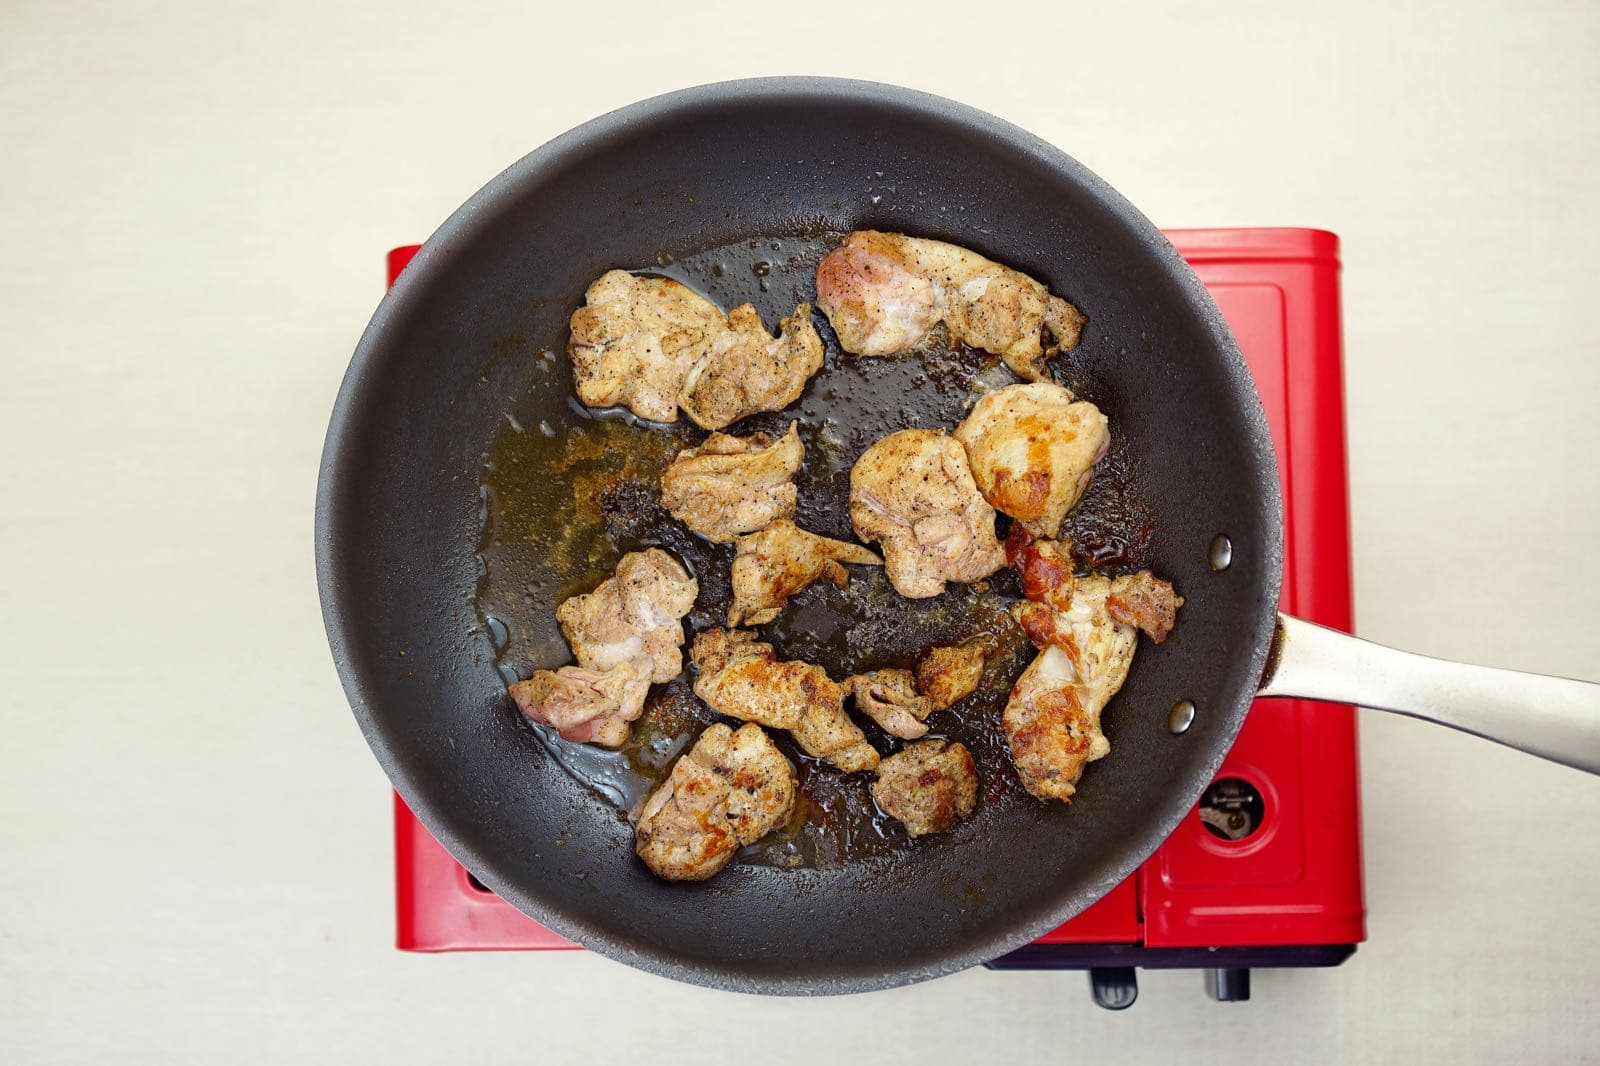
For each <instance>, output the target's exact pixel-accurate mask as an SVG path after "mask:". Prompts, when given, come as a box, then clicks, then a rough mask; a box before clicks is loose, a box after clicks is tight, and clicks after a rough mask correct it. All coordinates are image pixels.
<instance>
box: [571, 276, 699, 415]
mask: <svg viewBox="0 0 1600 1066" xmlns="http://www.w3.org/2000/svg"><path fill="white" fill-rule="evenodd" d="M584 301H585V303H584V306H582V307H580V308H578V309H577V310H576V311H574V312H573V313H572V322H571V327H572V333H571V336H570V337H569V338H568V340H567V357H568V358H569V359H571V361H572V376H573V382H574V384H575V385H576V387H577V392H578V399H579V400H581V401H583V403H584V404H586V405H587V406H589V407H614V406H618V405H620V406H624V407H627V408H628V409H629V410H630V411H632V412H633V413H634V414H636V415H638V416H639V417H640V418H648V419H649V420H650V421H652V422H676V421H677V419H678V396H679V393H681V392H682V391H683V382H684V379H685V378H687V377H688V376H689V370H690V368H692V367H693V366H694V364H695V363H696V362H697V361H698V360H699V359H700V358H701V357H702V356H703V355H705V353H706V352H708V351H709V350H710V345H711V339H712V338H713V337H715V336H717V335H718V334H720V333H722V332H724V331H725V330H726V329H727V325H726V322H725V321H724V319H723V317H722V312H721V311H719V310H717V307H716V305H715V304H713V303H712V302H711V301H709V300H707V299H706V298H705V297H703V296H701V295H699V294H698V293H696V292H693V291H691V290H690V289H689V288H688V287H686V286H684V285H682V284H679V283H678V282H676V281H673V280H671V279H670V278H642V277H638V276H637V275H634V274H630V273H628V272H627V271H626V270H609V271H607V272H606V273H604V274H602V275H600V277H599V278H598V279H597V280H596V281H595V282H594V284H592V285H590V286H589V290H588V291H587V292H586V293H584Z"/></svg>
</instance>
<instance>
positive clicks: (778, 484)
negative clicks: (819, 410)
mask: <svg viewBox="0 0 1600 1066" xmlns="http://www.w3.org/2000/svg"><path fill="white" fill-rule="evenodd" d="M804 458H805V448H804V446H803V445H801V443H800V424H799V423H798V422H791V423H789V432H787V433H785V434H784V435H783V436H782V437H781V438H779V439H778V440H773V439H772V438H771V437H769V436H767V435H766V434H765V433H754V434H751V435H750V436H748V437H730V436H728V435H727V434H725V433H713V434H711V436H709V437H707V438H706V439H705V441H704V443H702V444H701V445H700V446H699V447H698V448H688V449H686V450H684V451H681V452H679V453H678V457H677V458H676V459H674V460H672V465H671V466H669V467H667V471H666V473H664V474H662V475H661V504H662V506H664V507H665V508H666V509H667V510H668V511H670V512H672V516H673V517H674V518H676V519H678V521H680V522H682V523H683V524H684V525H686V526H688V527H689V528H690V529H692V530H694V531H695V532H696V533H698V534H700V535H701V536H702V537H704V538H706V539H707V540H710V541H715V542H717V543H719V544H720V543H725V542H727V541H730V540H733V539H734V538H735V537H737V536H738V535H739V534H741V533H753V532H755V531H756V530H758V529H765V528H766V527H767V526H768V525H769V524H770V523H772V522H773V521H774V520H776V519H779V518H789V517H791V516H793V514H794V506H795V499H796V492H795V487H794V476H795V474H797V473H799V472H800V463H801V461H802V460H803V459H804Z"/></svg>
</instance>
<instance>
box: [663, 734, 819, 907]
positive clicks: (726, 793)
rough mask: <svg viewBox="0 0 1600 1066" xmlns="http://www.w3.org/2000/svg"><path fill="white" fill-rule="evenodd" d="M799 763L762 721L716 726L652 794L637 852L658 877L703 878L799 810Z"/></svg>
mask: <svg viewBox="0 0 1600 1066" xmlns="http://www.w3.org/2000/svg"><path fill="white" fill-rule="evenodd" d="M794 801H795V777H794V768H793V767H792V766H790V765H789V760H788V759H785V758H784V757H783V752H781V751H779V750H778V749H777V747H776V746H775V745H774V744H773V743H772V739H771V738H770V737H768V736H767V735H766V733H764V732H762V731H761V727H760V726H758V725H746V726H740V727H739V730H738V732H735V731H734V730H732V729H730V728H728V727H727V726H725V725H722V724H721V723H717V724H716V725H710V726H707V727H706V728H705V730H704V731H703V732H702V733H701V734H700V737H699V739H698V740H696V741H695V742H694V747H692V748H690V749H689V751H688V752H687V753H686V754H685V755H683V756H682V757H681V758H680V759H679V760H678V761H677V762H676V763H674V764H673V766H672V772H671V773H670V774H668V775H667V779H666V780H665V781H663V782H662V783H661V787H659V788H657V789H656V790H655V791H654V792H653V793H651V794H650V798H649V799H647V800H645V803H644V806H643V807H642V808H641V809H640V811H639V824H638V827H637V828H636V829H635V831H634V842H633V846H634V850H635V851H636V852H638V855H639V858H641V859H643V860H644V864H645V865H646V866H648V867H650V869H651V871H652V872H654V873H655V875H656V876H657V877H663V878H666V879H667V880H668V881H703V880H705V879H706V878H708V877H710V876H711V875H712V874H715V873H716V872H717V871H719V870H721V869H722V868H723V867H724V866H726V865H728V862H729V860H731V859H732V858H733V855H734V852H736V851H738V850H739V849H740V848H742V847H744V846H745V845H746V844H753V843H755V842H756V841H757V840H760V839H761V838H762V837H764V836H766V835H767V834H768V833H770V832H772V830H773V829H775V828H776V827H777V826H779V825H781V824H783V822H785V821H786V820H787V819H788V818H789V815H790V814H791V813H792V812H793V811H794Z"/></svg>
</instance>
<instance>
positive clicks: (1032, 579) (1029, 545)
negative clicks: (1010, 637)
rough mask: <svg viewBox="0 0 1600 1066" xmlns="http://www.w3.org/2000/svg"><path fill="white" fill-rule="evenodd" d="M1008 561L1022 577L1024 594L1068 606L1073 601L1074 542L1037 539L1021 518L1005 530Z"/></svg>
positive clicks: (1059, 606)
mask: <svg viewBox="0 0 1600 1066" xmlns="http://www.w3.org/2000/svg"><path fill="white" fill-rule="evenodd" d="M1005 547H1006V564H1007V565H1008V566H1010V567H1011V568H1012V569H1014V570H1015V571H1016V572H1017V574H1018V576H1019V577H1021V579H1022V595H1023V596H1024V597H1026V598H1027V599H1030V600H1033V601H1034V602H1035V603H1043V604H1047V605H1049V606H1052V607H1055V608H1056V609H1057V610H1062V611H1064V610H1066V609H1067V607H1068V606H1070V605H1071V603H1072V542H1071V541H1070V540H1037V539H1035V538H1034V536H1033V534H1032V533H1029V532H1028V531H1027V529H1025V528H1024V527H1023V525H1022V523H1020V522H1013V523H1012V524H1011V529H1010V530H1009V531H1007V533H1006V540H1005Z"/></svg>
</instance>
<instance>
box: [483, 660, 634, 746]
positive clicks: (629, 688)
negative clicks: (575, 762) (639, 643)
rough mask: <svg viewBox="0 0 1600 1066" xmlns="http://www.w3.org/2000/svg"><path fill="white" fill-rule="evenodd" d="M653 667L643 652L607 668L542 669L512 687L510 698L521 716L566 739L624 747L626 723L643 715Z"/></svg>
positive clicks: (565, 667)
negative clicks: (638, 655)
mask: <svg viewBox="0 0 1600 1066" xmlns="http://www.w3.org/2000/svg"><path fill="white" fill-rule="evenodd" d="M650 670H651V662H650V660H649V659H648V658H646V657H645V656H642V655H641V656H640V657H639V658H637V659H631V660H628V661H627V662H622V663H618V664H617V665H616V666H614V667H612V668H611V669H610V670H604V671H601V670H585V669H583V668H582V667H579V666H563V667H561V668H560V669H559V670H540V671H538V672H537V673H535V674H534V675H533V676H532V677H530V678H529V679H528V680H526V681H518V682H517V683H516V684H514V685H512V686H511V698H512V699H514V700H516V702H517V708H518V709H519V710H521V711H522V713H523V714H525V715H527V716H528V717H529V718H531V719H533V720H534V721H535V722H540V723H543V724H544V725H547V726H551V727H553V728H554V729H555V730H556V732H558V733H560V734H561V739H563V740H570V741H573V742H574V743H578V744H598V745H600V746H601V747H603V748H620V747H621V746H622V745H623V744H624V743H626V742H627V739H628V724H629V723H630V722H632V721H634V720H635V719H637V718H638V717H639V715H640V714H642V713H644V699H645V696H646V695H648V694H649V691H650Z"/></svg>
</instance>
